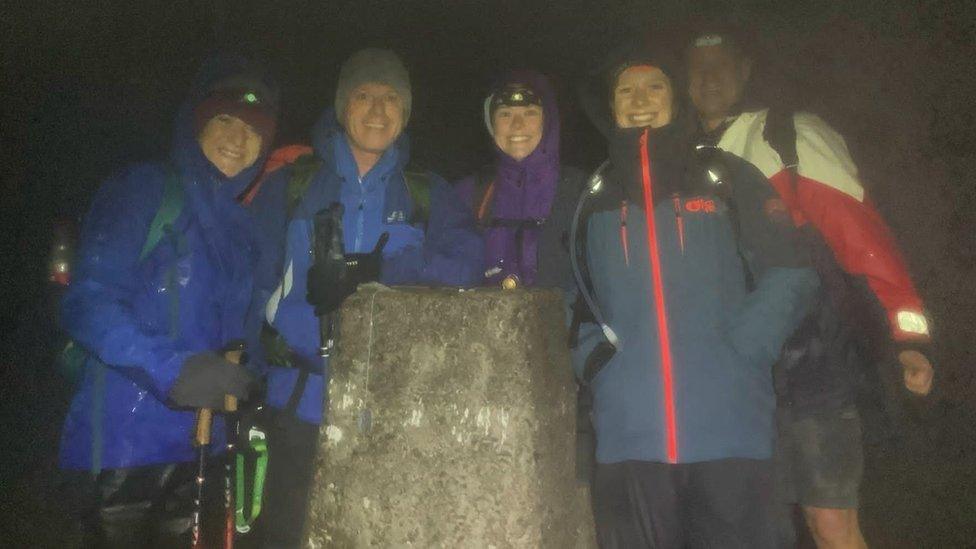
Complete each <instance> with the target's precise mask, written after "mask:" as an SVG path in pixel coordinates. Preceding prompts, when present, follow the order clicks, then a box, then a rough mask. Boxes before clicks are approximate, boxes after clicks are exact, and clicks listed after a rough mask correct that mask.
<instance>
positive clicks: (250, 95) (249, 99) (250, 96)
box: [242, 92, 260, 103]
mask: <svg viewBox="0 0 976 549" xmlns="http://www.w3.org/2000/svg"><path fill="white" fill-rule="evenodd" d="M242 99H243V100H244V102H245V103H260V100H258V96H257V94H256V93H254V92H246V93H245V94H244V97H242Z"/></svg>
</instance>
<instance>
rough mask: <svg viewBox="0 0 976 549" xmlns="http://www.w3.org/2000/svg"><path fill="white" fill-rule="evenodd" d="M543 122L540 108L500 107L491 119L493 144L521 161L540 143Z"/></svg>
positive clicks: (528, 106) (530, 106) (533, 106)
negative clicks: (493, 135)
mask: <svg viewBox="0 0 976 549" xmlns="http://www.w3.org/2000/svg"><path fill="white" fill-rule="evenodd" d="M543 122H544V115H543V113H542V107H540V106H538V105H527V106H524V107H512V106H508V105H502V106H501V107H498V108H497V109H496V110H495V113H494V114H493V115H492V117H491V126H492V129H493V130H494V132H495V144H496V145H498V148H499V149H501V150H502V152H504V153H505V154H507V155H508V156H511V157H512V158H514V159H515V160H522V159H523V158H525V157H527V156H529V155H530V154H532V151H534V150H535V148H536V147H538V146H539V142H540V141H542V123H543Z"/></svg>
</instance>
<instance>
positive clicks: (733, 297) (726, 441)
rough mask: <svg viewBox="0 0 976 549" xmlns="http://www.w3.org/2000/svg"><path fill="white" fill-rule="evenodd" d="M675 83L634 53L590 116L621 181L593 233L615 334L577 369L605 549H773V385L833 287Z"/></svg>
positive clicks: (654, 62) (608, 321) (595, 281)
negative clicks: (793, 342) (785, 354)
mask: <svg viewBox="0 0 976 549" xmlns="http://www.w3.org/2000/svg"><path fill="white" fill-rule="evenodd" d="M675 69H676V65H675V62H674V60H673V57H672V56H669V55H667V54H666V53H665V52H661V51H657V50H654V49H651V48H648V47H640V48H637V47H632V48H628V49H627V50H623V51H622V52H620V55H617V56H615V58H614V59H613V60H612V61H611V62H610V63H609V64H608V68H607V69H606V70H605V71H603V72H602V73H601V76H600V78H598V79H596V80H597V81H596V82H594V85H593V86H591V87H590V88H589V89H590V95H591V96H592V95H595V96H596V97H597V99H596V100H595V101H592V102H591V103H590V105H591V107H593V106H597V107H602V108H603V110H604V111H605V109H606V106H607V105H609V106H610V112H609V113H607V112H602V113H598V112H596V111H597V110H599V109H598V108H591V109H590V110H591V115H593V116H595V117H596V120H595V122H596V123H597V125H598V126H603V127H604V128H605V129H606V132H607V136H608V140H609V149H610V164H609V167H608V168H607V169H606V170H605V171H604V173H603V184H602V186H601V187H599V188H598V189H596V190H594V191H592V195H591V196H590V197H589V198H588V199H587V200H588V203H587V204H586V207H585V209H584V211H585V212H586V215H585V216H584V218H583V221H582V222H581V225H582V226H583V230H584V233H583V234H584V236H583V237H582V240H583V243H584V253H583V256H584V258H585V266H586V269H585V271H586V272H588V277H589V280H588V281H587V282H588V285H589V286H588V288H589V289H588V290H586V291H590V292H591V293H592V298H593V303H594V304H595V305H596V309H597V311H596V312H597V314H595V315H594V316H595V317H596V318H597V319H598V321H599V322H600V323H602V325H594V324H587V325H585V328H584V329H583V330H582V331H581V333H580V339H579V341H580V343H579V345H578V347H577V348H576V350H575V356H574V366H575V368H576V370H577V374H578V375H579V376H580V378H581V379H582V380H583V382H584V383H586V384H587V386H588V387H589V389H590V391H592V395H593V412H592V420H593V424H594V427H595V430H596V439H597V449H596V460H597V467H596V471H595V476H594V480H593V498H594V514H595V519H596V525H597V532H598V537H599V540H600V543H601V547H605V548H617V547H620V548H625V547H626V548H634V547H685V546H689V547H727V548H736V547H742V548H760V547H772V546H774V544H775V531H774V529H773V527H772V520H771V515H770V512H771V509H772V507H771V505H772V502H771V497H770V496H771V494H770V491H771V483H772V478H771V477H772V466H771V463H770V457H771V454H772V446H773V409H774V405H775V398H774V395H773V384H772V379H771V370H772V365H773V363H774V362H775V360H776V359H777V358H778V356H779V353H780V349H781V347H782V345H783V343H784V342H785V341H786V339H787V337H788V336H789V335H790V334H791V333H792V332H793V330H794V329H795V328H796V326H797V325H798V323H799V322H800V320H801V319H802V318H803V316H804V314H805V312H806V310H807V307H808V305H809V303H810V302H811V300H812V299H813V297H814V295H815V292H816V290H817V287H818V278H817V275H816V273H815V272H814V271H813V270H812V269H811V268H810V267H809V263H808V261H807V259H806V258H805V257H804V256H803V254H802V253H800V251H799V250H798V249H797V248H796V247H795V246H794V245H793V236H794V235H793V231H794V229H793V227H792V225H791V224H790V223H789V222H788V220H779V219H778V218H775V217H771V216H769V215H768V214H767V211H766V210H767V209H766V206H767V204H768V202H769V201H770V200H773V199H775V198H776V194H775V191H774V190H773V189H772V187H770V185H769V184H768V182H767V181H766V179H765V178H764V177H762V174H761V173H759V172H758V171H757V170H755V169H754V168H753V167H752V166H750V165H748V164H747V163H745V162H742V161H738V160H737V159H736V158H734V157H732V156H731V155H725V154H723V153H722V152H721V151H718V150H715V149H712V150H707V149H702V150H696V149H694V148H693V147H692V141H691V139H690V137H691V135H692V131H693V128H694V126H693V124H690V123H689V120H688V117H687V114H688V113H687V111H686V110H685V109H684V108H683V106H682V105H681V101H679V100H678V99H677V97H679V95H680V90H682V89H683V88H682V86H681V85H680V83H679V82H678V81H677V76H678V74H679V73H678V72H677V71H676V70H675ZM608 93H609V98H607V94H608ZM608 99H609V100H608Z"/></svg>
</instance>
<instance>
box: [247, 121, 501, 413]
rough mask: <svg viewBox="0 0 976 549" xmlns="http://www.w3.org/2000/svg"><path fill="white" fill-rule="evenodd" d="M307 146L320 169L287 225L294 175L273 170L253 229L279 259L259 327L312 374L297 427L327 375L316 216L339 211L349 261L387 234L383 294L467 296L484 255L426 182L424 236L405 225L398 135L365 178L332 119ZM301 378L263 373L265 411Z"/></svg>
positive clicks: (436, 181)
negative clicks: (273, 333) (317, 286)
mask: <svg viewBox="0 0 976 549" xmlns="http://www.w3.org/2000/svg"><path fill="white" fill-rule="evenodd" d="M312 146H313V148H314V150H315V154H316V155H317V156H318V157H319V158H321V159H322V160H323V165H322V167H321V168H320V169H319V170H318V172H317V173H316V174H315V176H314V177H313V179H312V181H311V183H310V184H309V187H308V189H307V190H306V191H305V193H304V196H303V197H302V199H301V201H300V202H299V203H298V205H297V207H296V208H295V210H294V212H292V214H291V216H290V218H288V219H286V217H287V214H286V212H285V194H286V192H287V187H288V181H289V180H290V179H291V177H292V172H291V169H290V168H283V169H281V170H278V171H277V172H275V174H274V175H273V176H272V177H271V178H270V179H269V180H268V181H267V182H266V183H265V185H264V187H265V188H268V189H269V190H273V192H274V193H275V196H276V198H274V199H272V200H269V201H268V202H266V204H265V205H266V206H269V208H268V209H267V210H266V211H264V212H263V213H261V214H259V217H261V222H260V223H261V226H262V227H263V230H264V231H265V232H266V233H269V234H271V235H274V233H279V234H280V236H271V237H270V238H268V241H269V242H271V241H275V240H277V241H278V242H279V243H280V244H279V246H278V247H279V249H281V250H284V257H283V258H281V265H282V267H281V271H280V272H281V280H280V283H278V284H277V286H276V287H275V288H273V289H270V290H269V289H267V288H258V290H257V292H258V295H259V297H258V299H259V300H260V299H265V298H266V299H267V303H268V304H267V307H266V310H265V320H266V321H267V322H268V323H270V324H271V325H272V326H273V327H274V328H275V329H276V330H277V331H278V332H279V333H280V334H281V335H282V336H283V337H284V338H285V340H286V341H287V343H288V346H289V347H290V348H291V349H292V350H293V351H294V352H295V353H296V354H297V355H298V357H299V359H300V360H301V361H302V362H303V363H304V366H305V367H311V368H312V369H313V373H312V375H310V376H309V378H308V381H307V384H306V387H305V390H304V392H303V394H302V396H301V398H300V400H299V401H298V406H297V409H296V411H297V414H298V417H299V418H300V419H302V420H303V421H306V422H310V423H319V422H321V420H322V410H323V406H324V402H323V401H324V398H325V394H324V392H325V390H324V389H325V384H326V382H327V379H328V368H327V365H326V364H323V359H322V358H320V357H319V356H318V348H319V344H320V342H319V337H320V336H319V321H318V318H317V317H316V316H315V313H314V312H313V310H312V306H311V305H309V304H308V303H307V302H306V300H305V298H306V273H307V271H308V269H309V267H310V261H311V253H310V251H311V242H312V238H311V237H312V234H313V230H314V227H313V219H314V217H315V214H316V213H317V212H319V211H320V210H322V209H323V208H326V207H328V206H329V205H330V204H332V203H333V202H340V203H341V204H342V205H343V207H344V209H345V215H344V217H343V234H344V238H345V242H344V246H345V251H346V253H365V252H370V251H372V250H373V248H374V246H375V245H376V241H377V240H378V239H379V237H380V235H381V234H382V233H384V232H387V233H389V235H390V240H389V242H388V243H387V245H386V247H385V248H384V250H383V264H382V267H381V275H380V282H382V283H383V284H387V285H407V284H420V285H446V286H473V285H475V284H477V283H478V282H479V281H480V279H481V276H482V273H483V271H484V267H483V264H484V245H483V243H482V240H481V237H480V236H479V235H478V234H477V232H476V230H475V228H474V220H473V216H472V215H471V213H470V211H469V210H468V209H467V208H466V207H465V205H464V204H463V203H461V202H460V201H459V200H458V198H457V197H456V196H455V194H454V191H453V189H451V187H450V186H448V185H447V184H446V183H445V182H444V181H443V180H442V179H441V178H440V177H438V176H436V175H433V174H431V177H430V179H431V188H430V217H429V220H428V221H427V223H426V227H424V226H423V224H420V223H417V224H411V222H410V219H411V214H412V213H413V208H414V203H413V200H412V199H411V197H410V194H409V191H408V189H407V185H406V182H405V180H404V177H403V170H404V167H405V166H406V164H407V161H408V140H407V138H406V136H405V135H401V136H400V138H399V139H398V140H397V141H396V142H395V143H394V144H393V145H392V146H391V147H390V148H389V149H387V150H386V152H385V153H383V155H382V157H381V158H380V160H379V161H378V162H377V164H376V165H375V166H373V168H372V169H370V171H369V172H367V173H366V175H364V176H363V177H362V178H360V177H359V169H358V167H357V165H356V162H355V160H354V159H353V156H352V151H351V149H350V148H349V144H348V142H347V140H346V137H345V134H344V132H343V130H342V128H341V127H340V126H339V125H338V123H337V121H336V118H335V114H334V113H333V111H332V110H331V109H329V110H326V112H325V113H323V115H322V116H321V118H320V120H319V122H318V124H316V126H315V128H314V130H313V142H312ZM270 255H271V253H269V254H267V256H266V257H270ZM253 334H254V331H252V335H253ZM298 374H299V370H298V369H297V368H282V367H271V368H269V369H268V375H267V382H268V392H267V401H268V404H269V405H271V406H272V407H274V408H278V409H282V408H284V407H285V404H286V403H287V402H288V400H289V397H290V396H291V394H292V392H293V391H294V389H295V384H296V380H297V379H298Z"/></svg>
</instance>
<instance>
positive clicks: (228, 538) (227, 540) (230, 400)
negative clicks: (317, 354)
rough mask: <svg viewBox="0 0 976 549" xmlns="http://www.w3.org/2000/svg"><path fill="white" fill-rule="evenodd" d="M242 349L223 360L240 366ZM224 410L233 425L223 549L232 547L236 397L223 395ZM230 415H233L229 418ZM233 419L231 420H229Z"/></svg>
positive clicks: (237, 424) (226, 474)
mask: <svg viewBox="0 0 976 549" xmlns="http://www.w3.org/2000/svg"><path fill="white" fill-rule="evenodd" d="M243 354H244V350H243V349H234V350H230V351H227V352H225V353H224V358H226V359H227V360H228V361H230V362H233V363H234V364H240V363H241V359H242V357H243ZM224 410H225V411H226V412H227V414H228V416H227V419H228V421H231V422H232V423H233V429H228V436H227V455H226V458H225V461H224V549H233V547H234V511H235V509H234V464H235V456H234V450H235V445H234V444H235V438H236V437H237V435H238V432H237V431H238V429H239V428H240V422H239V421H238V420H237V417H236V413H237V397H235V396H233V395H224ZM231 414H235V415H234V416H231ZM232 417H233V419H231V418H232Z"/></svg>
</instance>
